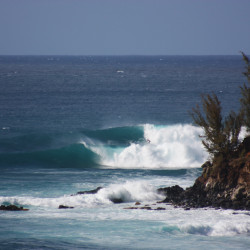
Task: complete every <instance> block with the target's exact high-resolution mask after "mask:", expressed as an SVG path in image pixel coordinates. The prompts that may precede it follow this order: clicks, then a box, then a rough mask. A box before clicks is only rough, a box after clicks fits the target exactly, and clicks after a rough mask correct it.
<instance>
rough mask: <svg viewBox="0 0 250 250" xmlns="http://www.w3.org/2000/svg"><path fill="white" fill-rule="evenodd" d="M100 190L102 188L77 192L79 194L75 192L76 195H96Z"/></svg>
mask: <svg viewBox="0 0 250 250" xmlns="http://www.w3.org/2000/svg"><path fill="white" fill-rule="evenodd" d="M101 189H102V187H98V188H96V189H93V190H89V191H79V192H77V194H96V193H97V192H98V191H99V190H101Z"/></svg>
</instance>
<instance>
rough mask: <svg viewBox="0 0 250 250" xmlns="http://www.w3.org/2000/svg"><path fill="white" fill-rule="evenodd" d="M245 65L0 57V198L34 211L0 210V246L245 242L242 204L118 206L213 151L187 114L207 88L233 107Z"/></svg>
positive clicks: (248, 221)
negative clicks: (238, 206) (116, 201)
mask: <svg viewBox="0 0 250 250" xmlns="http://www.w3.org/2000/svg"><path fill="white" fill-rule="evenodd" d="M242 71H244V63H243V61H242V59H241V57H240V56H123V57H118V56H117V57H111V56H110V57H92V56H77V57H71V56H31V57H28V56H0V87H1V91H0V169H1V174H0V177H1V182H0V204H16V205H21V206H23V207H25V208H28V209H29V211H26V212H24V211H23V212H11V211H9V212H6V211H0V222H1V223H0V232H1V233H0V246H1V249H82V248H86V249H201V248H205V249H206V248H208V247H209V249H248V247H249V244H250V240H249V233H250V217H249V214H248V213H247V212H244V211H238V212H237V213H234V211H232V210H226V211H224V210H214V209H196V210H189V211H186V210H183V209H181V208H174V207H172V206H170V205H163V206H164V208H166V210H163V211H156V210H152V211H146V210H141V209H138V210H126V209H124V208H126V207H129V206H131V205H134V203H135V202H137V201H139V202H141V203H142V204H143V205H145V204H149V205H150V206H152V208H157V207H158V205H157V203H156V202H157V201H159V200H161V199H162V198H163V197H161V196H160V195H159V194H157V192H156V189H157V188H159V187H164V186H171V185H175V184H178V185H180V186H182V187H188V186H191V185H192V184H193V182H194V180H195V178H197V177H198V176H199V174H200V173H201V168H200V166H201V165H202V163H204V162H205V161H206V159H207V158H208V155H207V153H206V152H205V151H204V149H203V147H202V145H201V141H200V138H199V135H200V134H201V133H202V131H201V130H200V129H199V128H197V127H195V126H193V125H192V120H191V118H190V115H189V113H188V112H189V111H190V110H191V109H192V107H195V105H196V104H200V99H201V98H200V96H201V94H204V93H212V92H214V93H216V94H217V95H218V97H219V98H220V100H221V103H222V107H223V112H224V113H225V114H226V113H228V112H229V111H230V110H237V109H238V108H239V101H238V100H239V98H240V88H239V86H241V85H242V84H243V82H244V81H245V79H244V76H243V75H242ZM99 186H101V187H103V188H102V189H101V190H100V191H99V192H98V193H96V194H86V195H73V196H72V194H76V193H77V192H78V191H84V190H91V189H95V188H97V187H99ZM112 199H120V200H123V203H121V204H114V203H112V201H111V200H112ZM59 205H67V206H73V207H74V209H66V210H62V209H58V206H59ZM161 206H162V205H161Z"/></svg>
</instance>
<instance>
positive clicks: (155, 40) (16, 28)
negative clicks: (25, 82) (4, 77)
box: [0, 0, 250, 55]
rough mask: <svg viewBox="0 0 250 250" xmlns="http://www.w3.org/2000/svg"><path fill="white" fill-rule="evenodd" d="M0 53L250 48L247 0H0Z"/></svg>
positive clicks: (221, 51)
mask: <svg viewBox="0 0 250 250" xmlns="http://www.w3.org/2000/svg"><path fill="white" fill-rule="evenodd" d="M0 36H1V37H0V55H234V54H236V55H238V54H239V51H244V52H245V53H246V54H250V0H0Z"/></svg>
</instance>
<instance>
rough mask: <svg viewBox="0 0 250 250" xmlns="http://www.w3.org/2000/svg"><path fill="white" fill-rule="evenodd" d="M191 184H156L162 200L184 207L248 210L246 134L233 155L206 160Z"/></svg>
mask: <svg viewBox="0 0 250 250" xmlns="http://www.w3.org/2000/svg"><path fill="white" fill-rule="evenodd" d="M202 168H203V171H202V174H201V176H200V177H198V178H197V179H196V181H195V183H194V185H193V186H192V187H189V188H187V189H186V190H184V189H182V188H181V187H179V186H177V185H176V186H173V187H167V188H160V189H158V192H159V193H163V194H164V195H166V198H165V199H164V200H163V201H162V202H164V203H171V204H173V205H176V206H181V207H185V208H191V207H192V208H199V207H215V208H224V209H242V210H250V137H246V138H245V139H244V141H243V142H242V143H241V145H240V147H239V149H238V150H237V152H235V154H234V156H233V157H232V158H231V159H229V160H225V159H221V158H220V157H217V158H214V160H213V163H210V162H206V163H205V164H203V166H202Z"/></svg>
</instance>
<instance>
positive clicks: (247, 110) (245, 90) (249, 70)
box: [240, 52, 250, 132]
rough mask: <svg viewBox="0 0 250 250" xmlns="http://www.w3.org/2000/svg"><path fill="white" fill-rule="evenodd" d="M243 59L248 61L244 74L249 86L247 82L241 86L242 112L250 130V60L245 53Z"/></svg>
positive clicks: (249, 130) (245, 123)
mask: <svg viewBox="0 0 250 250" xmlns="http://www.w3.org/2000/svg"><path fill="white" fill-rule="evenodd" d="M241 53H242V56H243V60H244V61H245V63H246V72H243V74H244V75H245V76H246V78H247V82H248V85H249V87H248V86H247V84H246V83H244V85H243V87H241V94H242V98H241V99H240V101H241V106H242V112H243V113H244V125H245V126H246V127H247V131H248V132H250V62H249V59H248V57H247V56H246V55H245V54H244V53H243V52H241Z"/></svg>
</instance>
